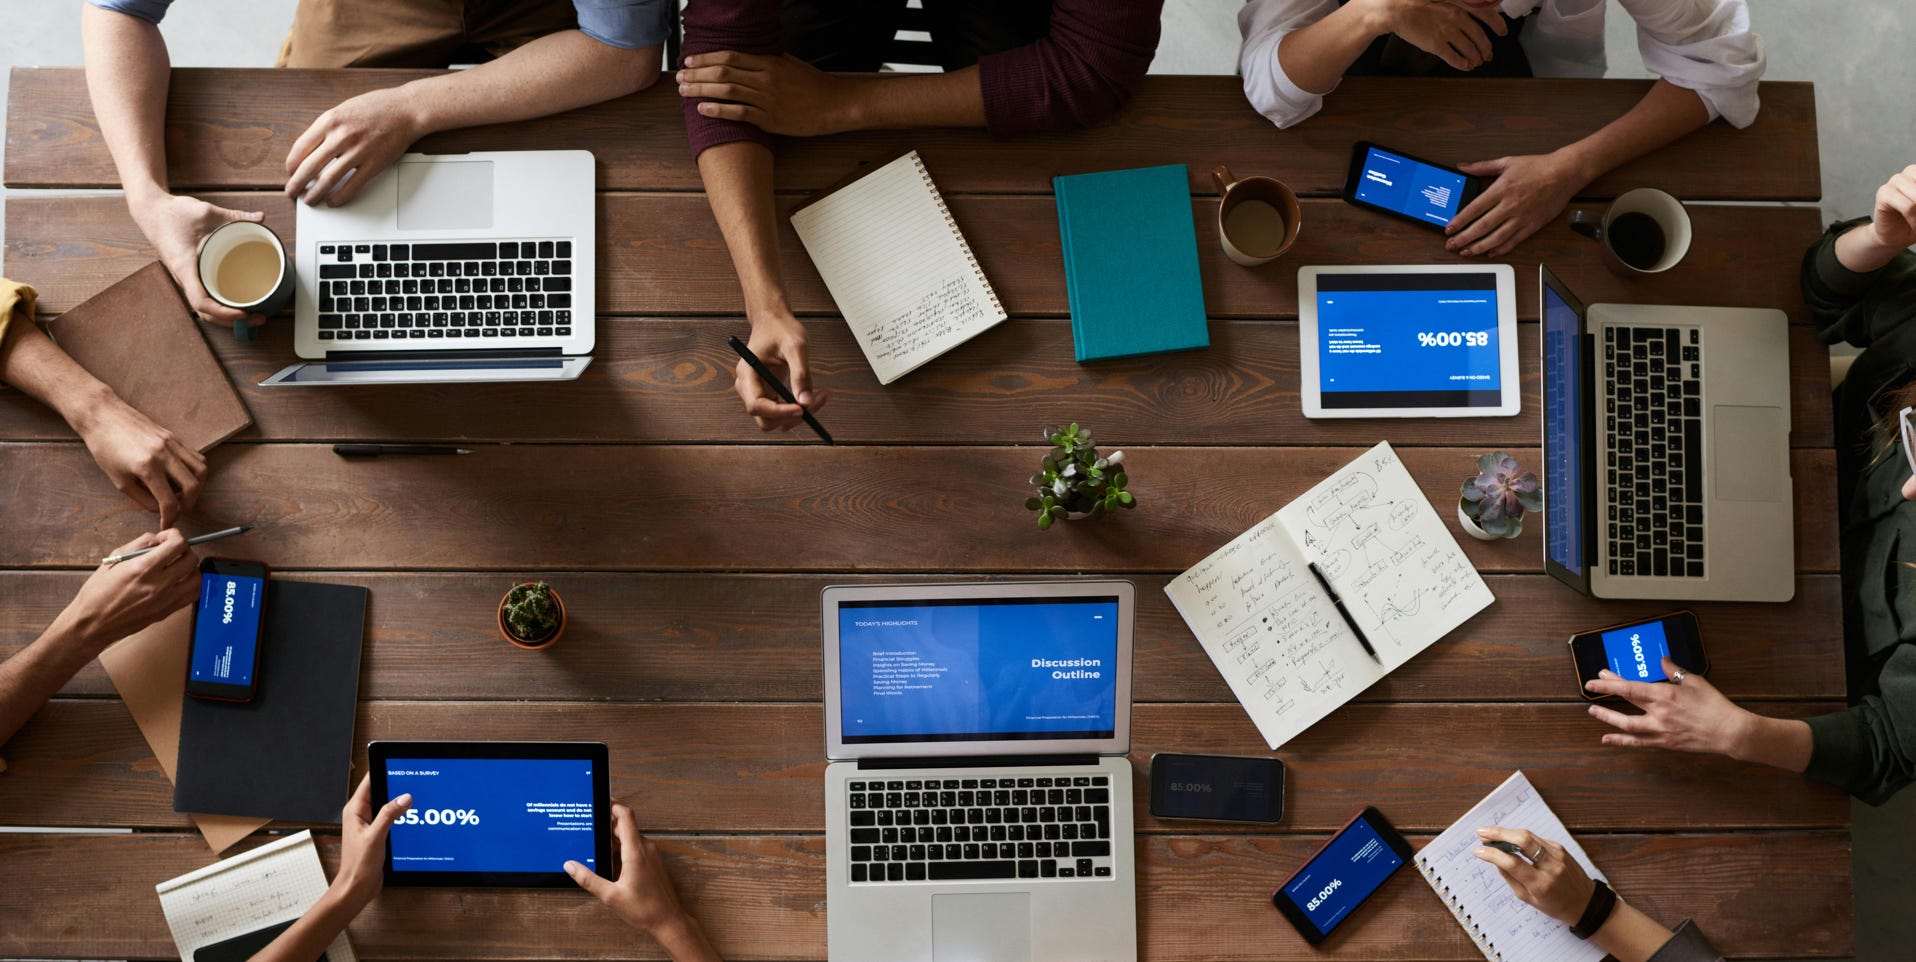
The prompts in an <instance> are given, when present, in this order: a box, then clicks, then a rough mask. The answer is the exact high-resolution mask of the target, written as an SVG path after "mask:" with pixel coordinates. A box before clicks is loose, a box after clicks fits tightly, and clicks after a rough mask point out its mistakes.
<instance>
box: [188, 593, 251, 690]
mask: <svg viewBox="0 0 1916 962" xmlns="http://www.w3.org/2000/svg"><path fill="white" fill-rule="evenodd" d="M266 577H267V570H266V566H265V565H264V564H261V563H260V562H257V561H238V560H235V559H232V558H208V559H206V560H205V561H202V562H200V599H199V602H198V604H197V605H196V606H195V609H194V612H193V647H192V650H191V652H190V653H189V654H188V655H187V660H186V693H187V694H188V695H191V696H193V697H194V698H204V699H209V700H211V701H234V702H248V701H252V700H253V692H254V691H255V690H256V689H257V688H258V686H259V673H260V668H261V667H262V666H261V664H260V640H261V638H262V637H263V635H264V632H265V630H266Z"/></svg>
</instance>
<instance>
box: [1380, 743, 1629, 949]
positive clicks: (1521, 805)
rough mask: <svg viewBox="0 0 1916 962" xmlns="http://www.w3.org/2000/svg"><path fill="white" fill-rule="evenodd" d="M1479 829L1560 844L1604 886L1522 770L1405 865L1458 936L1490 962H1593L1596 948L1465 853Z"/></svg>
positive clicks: (1469, 851) (1474, 844)
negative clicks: (1440, 904) (1458, 929)
mask: <svg viewBox="0 0 1916 962" xmlns="http://www.w3.org/2000/svg"><path fill="white" fill-rule="evenodd" d="M1484 825H1500V826H1502V827H1504V828H1522V829H1528V830H1529V831H1530V832H1531V833H1533V834H1535V835H1536V836H1538V837H1539V838H1547V839H1549V840H1551V841H1553V842H1561V843H1562V844H1563V847H1564V850H1565V851H1567V852H1569V853H1570V857H1572V858H1574V859H1576V860H1577V864H1579V865H1581V866H1583V870H1584V872H1585V873H1587V874H1588V875H1589V876H1590V877H1591V878H1594V879H1604V881H1606V882H1608V881H1609V879H1605V878H1604V875H1603V873H1602V872H1599V871H1597V867H1596V866H1595V865H1592V864H1590V856H1589V855H1588V854H1586V853H1585V852H1584V850H1583V846H1581V845H1578V844H1577V840H1576V839H1574V838H1572V837H1571V836H1570V832H1569V830H1568V829H1565V828H1564V827H1563V822H1562V821H1561V820H1559V819H1558V818H1557V813H1555V812H1552V811H1551V810H1550V806H1549V805H1546V804H1544V800H1543V796H1542V795H1539V794H1537V789H1536V788H1535V787H1534V786H1532V785H1531V784H1530V779H1528V778H1525V777H1524V774H1523V772H1516V773H1514V774H1512V775H1511V776H1510V777H1509V778H1507V779H1504V783H1503V784H1502V785H1499V786H1497V790H1496V791H1494V792H1491V793H1490V794H1489V795H1487V796H1485V797H1484V800H1483V801H1481V802H1478V803H1477V807H1475V808H1473V809H1471V810H1470V811H1469V812H1468V813H1466V814H1465V815H1464V817H1463V818H1460V819H1458V820H1457V822H1456V824H1454V825H1452V826H1450V827H1449V828H1447V829H1445V830H1444V833H1443V834H1442V835H1439V836H1437V837H1436V838H1433V839H1431V840H1430V843H1429V844H1427V845H1425V846H1424V847H1423V850H1421V851H1419V852H1418V853H1417V857H1416V858H1415V859H1413V860H1412V861H1413V862H1414V863H1415V864H1416V866H1417V871H1419V872H1421V873H1423V876H1424V881H1426V882H1429V883H1430V887H1431V889H1433V890H1434V891H1436V893H1437V897H1438V898H1441V899H1443V900H1444V904H1445V905H1446V906H1448V907H1449V908H1450V914H1452V915H1454V916H1456V917H1457V924H1459V925H1461V926H1463V927H1464V934H1465V935H1468V936H1470V940H1471V941H1472V942H1475V943H1477V949H1478V951H1481V952H1482V953H1483V954H1484V958H1486V959H1489V960H1490V962H1599V960H1601V959H1602V958H1603V957H1604V951H1603V950H1602V949H1600V948H1598V947H1597V946H1596V945H1595V944H1594V943H1591V942H1586V941H1584V940H1583V939H1580V938H1577V937H1576V936H1574V935H1571V934H1570V928H1569V927H1568V926H1566V925H1564V924H1563V923H1562V922H1559V921H1557V920H1556V919H1553V918H1551V917H1550V916H1548V915H1545V914H1543V913H1542V912H1540V911H1538V910H1536V909H1534V908H1531V907H1530V906H1528V905H1526V904H1524V903H1523V902H1522V901H1521V900H1519V899H1518V898H1517V896H1516V893H1514V892H1512V891H1511V890H1510V886H1509V885H1507V884H1505V883H1504V880H1503V876H1502V875H1499V874H1498V872H1497V867H1496V866H1494V865H1491V864H1490V863H1489V862H1486V861H1483V860H1482V859H1479V858H1478V857H1477V856H1476V855H1474V854H1472V853H1473V852H1475V850H1476V848H1477V845H1478V841H1477V829H1478V828H1479V827H1480V826H1484Z"/></svg>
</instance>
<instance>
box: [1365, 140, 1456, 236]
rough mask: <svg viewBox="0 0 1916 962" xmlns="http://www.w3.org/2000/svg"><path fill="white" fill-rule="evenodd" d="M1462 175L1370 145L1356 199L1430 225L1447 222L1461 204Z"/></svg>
mask: <svg viewBox="0 0 1916 962" xmlns="http://www.w3.org/2000/svg"><path fill="white" fill-rule="evenodd" d="M1463 198H1464V177H1463V175H1461V174H1453V173H1451V172H1450V171H1447V170H1442V169H1440V168H1437V167H1432V166H1430V165H1429V164H1420V163H1418V162H1417V161H1414V160H1411V159H1409V158H1407V157H1399V156H1398V155H1396V154H1393V153H1391V152H1390V151H1387V150H1379V149H1377V148H1376V147H1372V148H1371V149H1370V152H1369V153H1368V154H1366V155H1365V156H1364V176H1363V177H1362V178H1361V179H1359V180H1358V182H1357V199H1358V200H1361V201H1363V202H1364V203H1366V204H1376V205H1377V206H1379V207H1385V208H1389V209H1390V210H1394V211H1396V212H1398V213H1400V214H1408V215H1410V216H1411V217H1415V218H1417V219H1418V220H1425V221H1430V222H1431V223H1433V224H1448V223H1450V219H1451V218H1452V217H1455V216H1457V208H1458V206H1459V205H1460V204H1462V203H1463Z"/></svg>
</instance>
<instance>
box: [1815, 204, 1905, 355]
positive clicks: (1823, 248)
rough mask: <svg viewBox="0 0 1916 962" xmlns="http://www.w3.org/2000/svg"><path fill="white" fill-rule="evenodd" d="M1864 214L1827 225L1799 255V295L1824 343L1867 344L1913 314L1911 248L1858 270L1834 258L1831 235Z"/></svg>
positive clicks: (1864, 220)
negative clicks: (1882, 264)
mask: <svg viewBox="0 0 1916 962" xmlns="http://www.w3.org/2000/svg"><path fill="white" fill-rule="evenodd" d="M1866 223H1869V218H1867V217H1858V218H1856V219H1854V220H1847V221H1839V222H1837V223H1834V224H1831V225H1830V228H1829V230H1827V231H1824V232H1823V236H1822V237H1820V238H1818V239H1817V241H1816V243H1815V244H1812V245H1811V246H1810V249H1809V250H1808V251H1807V252H1805V253H1804V255H1803V300H1804V302H1806V303H1807V304H1808V305H1809V308H1810V314H1811V315H1812V316H1813V317H1814V318H1815V319H1816V326H1817V328H1818V331H1819V334H1820V336H1821V337H1822V339H1823V343H1825V344H1836V343H1839V342H1847V343H1850V344H1854V345H1856V346H1857V347H1867V346H1869V345H1870V344H1872V343H1874V342H1875V341H1877V340H1879V339H1881V338H1882V337H1883V336H1884V335H1886V334H1888V333H1889V332H1890V331H1892V330H1894V329H1895V328H1897V327H1899V326H1901V325H1902V323H1903V322H1904V321H1907V320H1910V319H1911V317H1912V316H1913V315H1916V309H1912V304H1916V253H1911V252H1909V251H1904V252H1903V253H1901V254H1898V255H1896V257H1895V259H1893V260H1891V261H1890V262H1889V264H1888V265H1887V266H1885V267H1883V268H1881V269H1879V270H1875V271H1871V272H1870V273H1868V274H1859V273H1857V272H1855V271H1852V270H1850V269H1849V268H1847V267H1844V266H1843V265H1842V263H1841V262H1840V261H1838V260H1837V259H1836V239H1837V238H1838V237H1841V236H1842V235H1843V234H1845V233H1847V232H1849V231H1850V230H1851V229H1853V228H1856V227H1858V226H1861V225H1863V224H1866Z"/></svg>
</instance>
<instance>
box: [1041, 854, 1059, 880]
mask: <svg viewBox="0 0 1916 962" xmlns="http://www.w3.org/2000/svg"><path fill="white" fill-rule="evenodd" d="M1038 875H1039V877H1040V878H1057V877H1058V863H1056V862H1053V861H1051V860H1050V859H1045V860H1043V861H1040V862H1039V863H1038Z"/></svg>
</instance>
